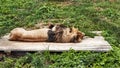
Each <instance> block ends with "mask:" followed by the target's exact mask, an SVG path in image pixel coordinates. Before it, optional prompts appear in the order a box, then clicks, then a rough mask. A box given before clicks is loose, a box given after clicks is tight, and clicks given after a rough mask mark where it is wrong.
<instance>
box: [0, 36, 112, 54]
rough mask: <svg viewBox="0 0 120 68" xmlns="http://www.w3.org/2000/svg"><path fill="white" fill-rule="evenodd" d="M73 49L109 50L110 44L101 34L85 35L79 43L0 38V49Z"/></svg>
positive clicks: (60, 50) (56, 50)
mask: <svg viewBox="0 0 120 68" xmlns="http://www.w3.org/2000/svg"><path fill="white" fill-rule="evenodd" d="M69 49H74V50H76V51H80V50H84V51H85V50H90V51H109V50H111V49H112V48H111V46H110V44H109V43H108V42H107V41H105V40H104V38H103V37H102V36H95V37H94V38H89V37H85V38H84V39H83V40H82V42H80V43H48V42H20V41H9V40H8V35H7V36H4V37H3V38H2V39H0V50H1V51H45V50H49V51H55V52H62V51H68V50H69Z"/></svg>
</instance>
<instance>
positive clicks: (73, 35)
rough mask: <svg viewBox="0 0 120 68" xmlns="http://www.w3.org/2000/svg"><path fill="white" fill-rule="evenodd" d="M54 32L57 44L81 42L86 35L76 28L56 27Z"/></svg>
mask: <svg viewBox="0 0 120 68" xmlns="http://www.w3.org/2000/svg"><path fill="white" fill-rule="evenodd" d="M52 31H54V32H55V42H62V43H67V42H75V43H76V42H80V41H81V40H82V39H83V37H84V34H83V33H82V32H80V31H79V30H78V29H76V28H74V27H73V28H67V27H65V26H63V25H56V26H55V27H53V29H52Z"/></svg>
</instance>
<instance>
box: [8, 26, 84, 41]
mask: <svg viewBox="0 0 120 68" xmlns="http://www.w3.org/2000/svg"><path fill="white" fill-rule="evenodd" d="M48 27H49V28H41V29H35V30H31V31H26V30H25V29H23V28H15V29H13V30H12V31H11V32H10V38H9V40H13V41H32V42H34V41H39V42H46V41H50V42H58V43H69V42H74V43H76V42H80V41H81V39H83V36H84V34H83V33H82V32H80V31H79V30H78V29H76V28H74V27H73V28H67V27H65V26H63V25H61V24H57V25H53V24H49V25H48ZM49 31H50V32H49Z"/></svg>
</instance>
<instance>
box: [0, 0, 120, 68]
mask: <svg viewBox="0 0 120 68" xmlns="http://www.w3.org/2000/svg"><path fill="white" fill-rule="evenodd" d="M119 6H120V1H119V0H0V36H2V35H4V34H6V33H8V32H9V31H10V30H11V29H13V28H15V27H24V28H32V27H33V26H34V24H36V23H40V22H45V23H48V22H53V23H63V24H65V25H66V26H74V27H77V28H79V30H81V31H83V32H85V33H86V35H89V36H90V35H91V34H90V33H89V31H95V30H101V31H103V34H102V35H103V36H104V37H105V39H106V40H107V41H108V42H109V43H110V44H111V46H112V47H113V50H111V51H109V52H104V53H103V52H102V53H101V52H91V51H84V52H83V51H79V52H76V51H74V50H70V51H67V52H63V53H59V54H58V53H50V52H49V51H46V52H43V53H35V54H27V55H25V56H21V57H19V58H12V57H4V60H3V61H1V62H0V67H1V68H40V67H41V68H46V67H50V68H73V67H74V68H119V67H120V7H119Z"/></svg>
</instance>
